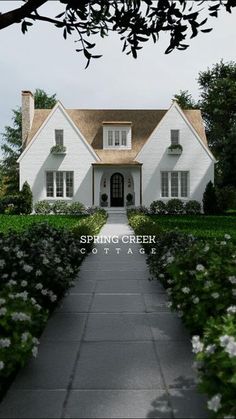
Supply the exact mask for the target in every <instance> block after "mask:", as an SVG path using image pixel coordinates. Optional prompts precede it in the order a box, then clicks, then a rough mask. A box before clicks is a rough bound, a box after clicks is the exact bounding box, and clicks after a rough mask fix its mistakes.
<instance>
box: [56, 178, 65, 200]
mask: <svg viewBox="0 0 236 419" xmlns="http://www.w3.org/2000/svg"><path fill="white" fill-rule="evenodd" d="M63 186H64V185H63V172H56V196H58V197H63V195H64V187H63Z"/></svg>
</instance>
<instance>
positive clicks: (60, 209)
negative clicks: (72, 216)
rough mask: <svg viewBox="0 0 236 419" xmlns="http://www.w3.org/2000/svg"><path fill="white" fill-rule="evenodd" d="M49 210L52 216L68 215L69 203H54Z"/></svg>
mask: <svg viewBox="0 0 236 419" xmlns="http://www.w3.org/2000/svg"><path fill="white" fill-rule="evenodd" d="M51 210H52V212H53V214H68V212H69V203H68V202H66V201H59V200H58V201H55V202H54V203H53V204H52V206H51Z"/></svg>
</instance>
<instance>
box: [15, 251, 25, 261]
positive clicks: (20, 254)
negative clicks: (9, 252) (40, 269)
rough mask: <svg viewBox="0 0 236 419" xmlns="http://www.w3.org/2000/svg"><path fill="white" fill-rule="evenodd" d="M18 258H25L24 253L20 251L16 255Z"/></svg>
mask: <svg viewBox="0 0 236 419" xmlns="http://www.w3.org/2000/svg"><path fill="white" fill-rule="evenodd" d="M16 256H17V257H18V258H19V259H21V258H22V257H23V256H24V252H21V251H20V250H19V251H18V252H17V253H16Z"/></svg>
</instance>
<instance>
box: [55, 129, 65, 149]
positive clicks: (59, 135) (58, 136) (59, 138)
mask: <svg viewBox="0 0 236 419" xmlns="http://www.w3.org/2000/svg"><path fill="white" fill-rule="evenodd" d="M55 142H56V145H61V146H63V129H55Z"/></svg>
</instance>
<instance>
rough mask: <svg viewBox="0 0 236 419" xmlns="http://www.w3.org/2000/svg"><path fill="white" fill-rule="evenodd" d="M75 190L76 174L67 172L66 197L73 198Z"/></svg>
mask: <svg viewBox="0 0 236 419" xmlns="http://www.w3.org/2000/svg"><path fill="white" fill-rule="evenodd" d="M73 189H74V172H66V196H67V198H71V197H72V196H73V192H74V191H73Z"/></svg>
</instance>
